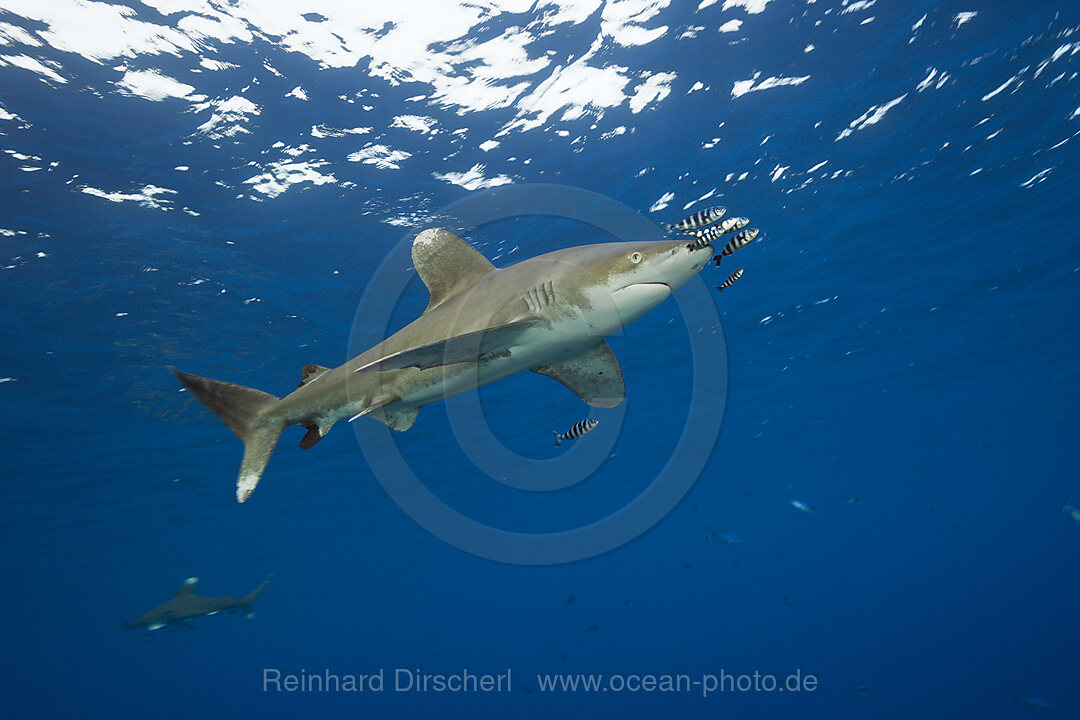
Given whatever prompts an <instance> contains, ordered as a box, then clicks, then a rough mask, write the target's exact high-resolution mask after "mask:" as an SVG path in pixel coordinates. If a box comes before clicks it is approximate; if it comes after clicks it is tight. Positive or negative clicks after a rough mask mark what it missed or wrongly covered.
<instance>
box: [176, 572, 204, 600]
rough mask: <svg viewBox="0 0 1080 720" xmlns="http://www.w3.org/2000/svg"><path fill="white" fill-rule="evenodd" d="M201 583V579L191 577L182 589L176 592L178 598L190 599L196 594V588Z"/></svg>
mask: <svg viewBox="0 0 1080 720" xmlns="http://www.w3.org/2000/svg"><path fill="white" fill-rule="evenodd" d="M198 583H199V578H197V577H189V578H188V579H187V580H185V581H184V584H183V585H181V586H180V589H179V590H177V591H176V597H190V596H192V595H194V594H195V586H196V585H197V584H198Z"/></svg>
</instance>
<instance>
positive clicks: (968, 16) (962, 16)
mask: <svg viewBox="0 0 1080 720" xmlns="http://www.w3.org/2000/svg"><path fill="white" fill-rule="evenodd" d="M978 14H979V13H978V12H976V11H974V10H972V11H970V12H958V13H956V14H955V15H953V22H954V23H956V27H960V26H961V25H963V24H964V23H966V22H968V21H970V20H974V19H975V16H976V15H978ZM923 17H925V15H924V16H923ZM920 22H921V21H920Z"/></svg>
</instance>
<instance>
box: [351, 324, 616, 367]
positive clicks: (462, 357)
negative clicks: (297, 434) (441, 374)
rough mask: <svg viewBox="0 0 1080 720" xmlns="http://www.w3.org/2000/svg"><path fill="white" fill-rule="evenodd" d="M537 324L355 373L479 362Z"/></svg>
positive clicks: (425, 349) (390, 359) (457, 340)
mask: <svg viewBox="0 0 1080 720" xmlns="http://www.w3.org/2000/svg"><path fill="white" fill-rule="evenodd" d="M538 322H540V321H539V320H537V319H535V318H526V319H525V320H518V321H515V322H511V323H506V324H505V325H495V326H494V327H489V328H485V329H483V330H477V331H475V332H470V333H464V334H462V335H454V336H453V337H449V338H447V339H445V340H440V341H439V342H434V343H429V344H427V345H421V346H420V347H415V348H411V349H409V350H402V351H401V352H396V353H393V354H391V355H387V356H386V357H384V358H381V359H379V360H375V361H374V362H370V363H368V364H367V365H364V366H363V367H360V368H357V369H356V370H355V371H354V372H358V373H371V372H384V371H386V370H403V369H405V368H410V367H414V368H419V369H420V370H429V369H431V368H435V367H440V366H442V365H454V364H456V363H466V362H479V361H480V360H483V359H485V358H488V357H493V356H497V355H499V354H501V353H504V352H506V351H508V350H509V349H510V348H511V347H512V346H513V345H514V344H516V343H517V341H518V340H519V339H520V338H521V335H522V333H524V332H525V331H527V330H529V329H531V328H532V327H534V326H535V325H536V324H537V323H538ZM609 352H610V351H609Z"/></svg>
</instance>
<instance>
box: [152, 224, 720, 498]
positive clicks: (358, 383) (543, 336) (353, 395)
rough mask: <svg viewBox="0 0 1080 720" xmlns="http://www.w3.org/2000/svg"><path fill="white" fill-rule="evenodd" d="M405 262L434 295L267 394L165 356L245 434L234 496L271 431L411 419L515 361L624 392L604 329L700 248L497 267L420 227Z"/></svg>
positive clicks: (645, 303)
mask: <svg viewBox="0 0 1080 720" xmlns="http://www.w3.org/2000/svg"><path fill="white" fill-rule="evenodd" d="M412 259H413V265H414V266H415V268H416V271H417V273H418V274H419V275H420V278H421V280H423V282H424V284H425V285H426V286H427V289H428V291H429V293H430V295H431V299H430V301H429V303H428V306H427V309H426V310H425V311H424V312H423V314H421V315H420V317H418V318H417V319H416V320H414V321H413V322H412V323H410V324H409V325H407V326H406V327H404V328H402V329H401V330H400V331H398V332H397V333H395V334H394V335H392V336H391V337H389V338H387V339H386V340H384V341H383V342H381V343H379V344H378V345H376V346H375V347H373V348H371V349H370V350H368V351H366V352H364V353H362V354H360V355H358V356H357V357H355V358H353V359H352V360H350V361H349V362H347V363H345V364H344V365H342V366H340V367H337V368H333V369H330V368H325V367H322V366H320V365H308V366H306V367H305V368H304V369H303V372H302V376H303V379H302V381H301V383H300V386H299V387H298V388H297V389H296V390H294V391H293V392H292V393H290V394H289V395H286V396H285V397H282V398H278V397H275V396H274V395H270V394H269V393H264V392H262V391H260V390H254V389H252V388H247V387H243V386H241V385H233V384H231V383H226V382H220V381H218V380H211V379H209V378H204V377H199V376H197V375H189V374H187V373H183V372H180V371H179V370H176V369H175V368H169V369H170V370H171V371H172V372H173V374H174V375H175V376H176V378H177V379H178V380H179V381H180V382H181V383H182V384H183V385H184V387H185V388H187V389H188V391H190V392H191V394H192V395H194V396H195V397H196V398H198V400H199V401H200V402H202V403H203V404H204V405H206V406H207V407H208V408H209V409H210V410H212V411H213V412H214V413H215V414H216V415H217V416H218V417H219V418H221V420H222V421H223V422H224V423H225V424H226V425H227V426H228V427H229V429H231V430H232V431H233V432H234V433H236V435H237V436H239V437H240V439H241V440H243V442H244V459H243V461H242V462H241V465H240V475H239V478H238V479H237V485H236V498H237V500H238V501H239V502H244V501H245V500H247V499H248V498H249V497H250V496H251V493H252V492H254V490H255V487H256V485H258V483H259V479H260V478H261V477H262V474H263V470H264V469H265V467H266V464H267V462H268V461H269V459H270V454H271V452H273V449H274V446H275V445H276V444H277V441H278V437H279V436H280V435H281V432H282V431H283V430H284V429H285V428H286V427H287V426H289V425H301V426H303V427H305V428H307V434H306V435H304V437H303V439H302V440H301V441H300V447H301V448H303V449H307V448H310V447H312V446H313V445H315V444H316V443H317V442H319V440H321V439H322V438H323V437H324V436H325V435H326V433H327V432H328V431H329V430H330V428H331V427H332V426H333V425H334V423H336V422H337V421H339V420H343V419H348V420H356V419H357V418H360V417H363V416H365V415H367V416H370V417H373V418H376V419H377V420H380V421H382V422H384V423H386V425H387V426H389V427H390V428H392V429H394V430H399V431H405V430H408V429H409V428H410V427H411V426H412V424H413V422H414V421H415V420H416V414H417V411H418V410H419V408H420V407H421V406H423V405H426V404H428V403H431V402H436V401H438V400H442V399H444V398H447V397H451V396H453V395H457V394H459V393H462V392H466V391H468V390H472V389H474V388H476V387H479V386H481V385H485V384H487V383H490V382H494V381H495V380H499V379H501V378H504V377H507V376H509V375H513V374H514V373H518V372H521V371H522V370H531V371H533V372H536V373H539V374H541V375H547V376H548V377H550V378H553V379H555V380H558V381H559V382H561V383H562V384H563V385H565V386H566V387H567V388H569V389H570V390H572V391H573V392H575V393H576V394H577V395H578V396H579V397H580V398H581V399H582V400H584V401H585V402H587V403H588V404H590V405H592V406H595V407H614V406H616V405H618V404H619V403H620V402H622V400H623V398H624V397H625V395H626V386H625V383H624V381H623V375H622V370H621V368H620V367H619V362H618V360H616V359H615V355H614V354H613V353H612V352H611V348H610V347H608V345H607V343H606V342H605V341H604V338H605V337H606V336H608V335H611V334H612V333H615V332H617V331H619V330H620V329H621V328H623V327H624V326H626V325H628V324H629V323H631V322H633V321H634V320H636V319H638V318H639V317H641V316H642V315H644V314H645V313H646V312H648V311H649V310H651V309H652V308H654V307H656V306H657V305H659V304H660V303H661V302H663V301H664V300H665V299H667V298H668V297H669V296H670V295H671V293H672V292H673V291H674V290H676V289H678V288H679V287H681V286H682V285H683V284H684V283H686V281H687V280H689V279H690V278H692V277H693V276H694V275H696V274H697V273H698V272H700V271H701V269H702V268H703V267H704V266H705V264H706V263H707V262H708V260H709V254H708V253H701V252H693V251H691V250H690V249H688V248H687V243H686V240H685V238H683V239H670V240H669V239H665V240H659V241H655V242H631V243H627V242H618V243H602V244H596V245H583V246H579V247H572V248H567V249H564V250H557V251H555V252H550V253H547V254H545V255H540V256H537V257H534V258H530V259H528V260H524V261H522V262H520V263H518V264H516V265H512V266H510V267H506V268H501V269H500V268H496V267H495V266H494V265H492V264H491V262H490V261H488V260H487V258H485V257H484V256H483V255H481V254H480V253H479V252H478V251H477V250H476V249H474V248H473V247H472V246H470V245H469V244H468V243H466V242H465V241H464V240H462V239H461V238H459V237H457V236H455V235H453V234H451V233H449V232H446V231H445V230H435V229H432V230H425V231H423V232H421V233H420V234H419V235H417V236H416V239H415V240H414V241H413V247H412Z"/></svg>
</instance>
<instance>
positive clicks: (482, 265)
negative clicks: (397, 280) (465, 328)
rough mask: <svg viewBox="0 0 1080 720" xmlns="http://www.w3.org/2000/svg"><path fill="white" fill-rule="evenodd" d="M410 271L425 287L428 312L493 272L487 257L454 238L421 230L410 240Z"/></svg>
mask: <svg viewBox="0 0 1080 720" xmlns="http://www.w3.org/2000/svg"><path fill="white" fill-rule="evenodd" d="M412 260H413V267H415V268H416V272H417V274H419V275H420V279H421V280H423V281H424V285H426V286H427V289H428V293H430V295H431V300H430V301H429V302H428V306H427V310H425V311H424V312H427V311H428V310H430V309H432V308H433V307H436V306H438V305H441V304H442V303H443V302H445V301H446V300H447V299H449V298H452V297H453V296H455V295H457V294H458V293H460V292H462V291H463V290H466V289H468V288H470V287H472V286H473V285H475V284H476V282H477V281H478V280H479V279H480V278H482V277H484V276H485V275H487V274H488V273H490V272H493V271H494V270H495V266H494V265H492V264H491V261H489V260H488V259H487V258H486V257H484V256H483V255H481V254H480V253H479V251H477V250H476V248H474V247H473V246H472V245H470V244H469V243H467V242H465V241H464V240H462V239H461V238H459V237H458V236H457V235H454V234H453V233H449V232H447V231H445V230H438V229H430V230H424V231H423V232H422V233H420V234H419V235H417V236H416V239H415V240H413V246H412Z"/></svg>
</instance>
